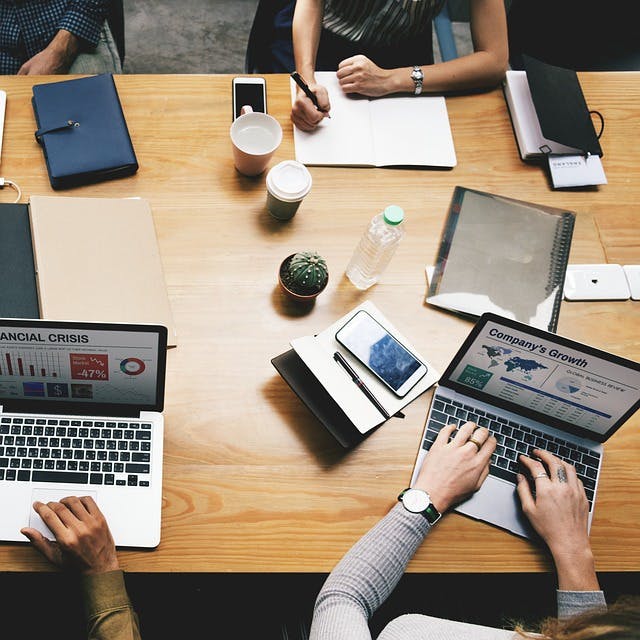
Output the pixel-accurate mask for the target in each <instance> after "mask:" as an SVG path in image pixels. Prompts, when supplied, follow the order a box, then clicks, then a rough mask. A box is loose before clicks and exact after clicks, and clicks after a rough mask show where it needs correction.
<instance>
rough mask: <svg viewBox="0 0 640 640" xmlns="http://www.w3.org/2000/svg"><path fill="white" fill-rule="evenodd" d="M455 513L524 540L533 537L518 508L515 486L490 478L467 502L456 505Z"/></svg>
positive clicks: (518, 502) (525, 519) (518, 501)
mask: <svg viewBox="0 0 640 640" xmlns="http://www.w3.org/2000/svg"><path fill="white" fill-rule="evenodd" d="M456 511H458V512H460V513H464V514H466V515H468V516H471V517H472V518H476V519H478V520H484V521H485V522H489V523H490V524H493V525H496V526H498V527H502V528H503V529H507V530H509V531H511V532H513V533H515V534H517V535H519V536H523V537H525V538H531V537H532V536H533V535H534V533H533V530H532V529H531V526H530V525H529V523H528V521H527V518H526V517H525V515H524V514H523V513H522V509H521V508H520V499H519V498H518V494H517V491H516V488H515V485H512V484H510V483H507V482H503V481H502V480H499V479H497V478H494V477H492V476H489V477H488V478H487V479H486V480H485V482H484V484H483V485H482V487H481V488H480V490H479V491H477V492H476V493H474V494H473V496H472V497H471V498H469V500H467V501H465V502H463V503H462V504H460V505H458V506H457V507H456Z"/></svg>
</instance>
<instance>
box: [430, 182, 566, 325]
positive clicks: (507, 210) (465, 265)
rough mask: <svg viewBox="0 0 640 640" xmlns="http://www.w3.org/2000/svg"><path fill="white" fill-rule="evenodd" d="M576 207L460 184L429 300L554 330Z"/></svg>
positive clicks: (431, 283) (441, 244)
mask: <svg viewBox="0 0 640 640" xmlns="http://www.w3.org/2000/svg"><path fill="white" fill-rule="evenodd" d="M574 220H575V214H574V213H573V212H571V211H566V210H564V209H556V208H554V207H547V206H542V205H538V204H534V203H531V202H524V201H522V200H514V199H513V198H505V197H503V196H498V195H495V194H491V193H484V192H482V191H474V190H473V189H466V188H464V187H456V188H455V190H454V193H453V198H452V200H451V205H450V207H449V212H448V215H447V218H446V220H445V225H444V229H443V232H442V237H441V240H440V246H439V249H438V254H437V256H436V263H435V271H434V273H433V276H432V278H431V282H430V286H429V291H428V293H427V299H426V301H427V302H428V303H429V304H433V305H436V306H439V307H443V308H445V309H449V310H452V311H457V312H460V313H463V314H467V315H470V316H473V317H479V316H481V315H482V314H483V313H485V312H487V311H490V312H493V313H496V314H498V315H501V316H504V317H507V318H512V319H514V320H518V321H520V322H525V323H527V324H529V325H531V326H534V327H538V328H540V329H544V330H546V331H553V332H555V331H556V329H557V326H558V314H559V312H560V303H561V302H562V295H563V293H562V292H563V287H564V279H565V274H566V270H567V263H568V260H569V250H570V247H571V238H572V235H573V224H574Z"/></svg>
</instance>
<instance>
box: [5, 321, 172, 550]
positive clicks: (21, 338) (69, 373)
mask: <svg viewBox="0 0 640 640" xmlns="http://www.w3.org/2000/svg"><path fill="white" fill-rule="evenodd" d="M166 345H167V330H166V328H165V327H163V326H157V325H133V324H111V323H109V324H102V323H86V322H57V321H56V322H54V321H51V322H49V321H45V320H12V319H3V320H0V504H1V505H2V518H0V540H12V541H22V542H25V541H26V540H25V538H24V536H23V535H22V534H21V533H20V529H21V528H22V527H25V526H31V527H35V528H36V529H39V530H40V531H41V532H42V533H43V534H44V535H45V536H47V537H48V538H52V537H53V536H52V534H51V532H50V531H49V529H48V528H47V526H46V525H45V524H44V522H42V520H41V519H40V517H39V516H38V515H37V514H36V513H35V511H34V510H33V508H32V504H33V502H35V501H36V500H39V501H40V502H48V501H50V500H59V499H60V498H62V497H64V496H69V495H78V496H83V495H90V496H92V497H93V498H94V499H95V501H96V503H97V504H98V506H99V507H100V509H101V510H102V511H103V513H104V514H105V516H106V518H107V521H108V523H109V527H110V528H111V532H112V534H113V537H114V540H115V542H116V545H118V546H127V547H129V546H131V547H155V546H157V545H158V543H159V542H160V510H161V504H162V446H163V431H164V425H163V417H162V413H161V411H162V408H163V403H164V379H165V365H166Z"/></svg>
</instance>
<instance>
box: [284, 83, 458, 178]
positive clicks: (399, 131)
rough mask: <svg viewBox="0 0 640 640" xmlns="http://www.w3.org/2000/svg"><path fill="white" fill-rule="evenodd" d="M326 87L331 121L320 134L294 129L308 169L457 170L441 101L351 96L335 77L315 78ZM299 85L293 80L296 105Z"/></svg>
mask: <svg viewBox="0 0 640 640" xmlns="http://www.w3.org/2000/svg"><path fill="white" fill-rule="evenodd" d="M316 81H317V82H318V83H320V84H322V85H323V86H325V87H326V88H327V90H328V91H329V99H330V100H331V118H325V119H324V120H323V121H322V122H321V123H320V125H318V128H317V129H316V130H315V131H311V132H306V131H300V130H299V129H298V128H297V127H294V128H293V138H294V142H295V147H296V160H298V162H302V163H303V164H308V165H336V166H340V165H353V166H372V167H385V166H425V167H429V166H431V167H454V166H455V165H456V152H455V149H454V146H453V138H452V136H451V127H450V126H449V116H448V114H447V105H446V103H445V99H444V98H443V97H440V96H393V97H384V98H376V99H370V98H365V97H362V96H348V95H345V93H344V92H343V91H342V89H341V88H340V85H339V83H338V79H337V77H336V74H335V73H334V72H331V71H320V72H317V73H316ZM296 90H297V86H296V84H295V82H294V81H293V80H291V100H292V102H293V101H294V100H295V96H296Z"/></svg>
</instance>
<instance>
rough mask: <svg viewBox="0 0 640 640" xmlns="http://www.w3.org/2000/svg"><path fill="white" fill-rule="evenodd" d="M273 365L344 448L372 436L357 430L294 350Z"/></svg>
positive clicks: (285, 353)
mask: <svg viewBox="0 0 640 640" xmlns="http://www.w3.org/2000/svg"><path fill="white" fill-rule="evenodd" d="M271 364H272V365H273V366H274V367H275V368H276V371H277V372H278V373H279V374H280V375H281V376H282V377H283V379H284V380H285V382H286V383H287V384H288V385H289V386H290V387H291V389H292V391H293V392H294V393H295V394H296V395H297V396H298V397H299V398H300V400H302V402H304V404H305V405H306V406H307V408H308V409H309V411H311V413H313V415H314V416H315V417H316V418H317V419H318V420H319V421H320V422H321V423H322V425H323V426H324V427H325V429H327V431H329V433H330V434H331V435H332V436H333V437H334V438H335V439H336V440H337V441H338V442H339V443H340V444H341V445H342V446H343V447H345V448H349V447H352V446H354V445H356V444H358V443H359V442H361V441H362V440H364V439H365V438H366V436H367V435H368V434H369V433H371V431H369V432H367V433H366V434H363V433H360V431H358V429H356V427H355V425H354V424H353V422H351V420H349V417H348V416H347V414H346V413H345V412H344V411H343V410H342V409H341V408H340V405H338V403H337V402H336V401H335V400H334V399H333V398H332V397H331V395H330V394H329V392H328V391H327V390H326V389H325V388H324V387H323V386H322V385H321V384H319V383H318V380H317V378H316V377H315V376H314V375H313V373H312V372H311V369H309V367H307V365H306V364H305V363H304V361H303V360H302V358H301V357H300V356H299V355H298V354H297V353H296V352H295V351H294V350H293V349H289V350H288V351H285V352H284V353H281V354H280V355H279V356H276V357H275V358H272V360H271Z"/></svg>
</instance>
